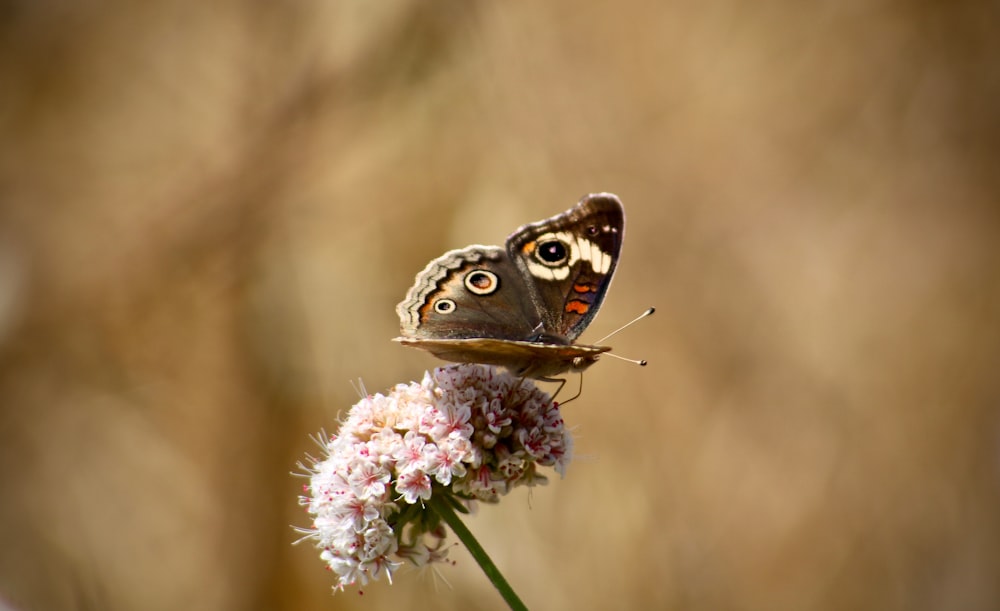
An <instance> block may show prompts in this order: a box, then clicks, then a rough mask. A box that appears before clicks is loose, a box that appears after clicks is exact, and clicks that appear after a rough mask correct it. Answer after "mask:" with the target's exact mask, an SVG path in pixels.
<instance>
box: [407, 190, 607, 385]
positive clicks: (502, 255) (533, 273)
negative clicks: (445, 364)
mask: <svg viewBox="0 0 1000 611" xmlns="http://www.w3.org/2000/svg"><path fill="white" fill-rule="evenodd" d="M624 237H625V210H624V208H623V207H622V203H621V201H620V200H619V199H618V197H617V196H615V195H612V194H610V193H595V194H591V195H587V196H585V197H584V198H583V199H581V200H580V202H579V203H577V204H576V205H575V206H573V207H572V208H570V209H569V210H567V211H566V212H563V213H562V214H559V215H556V216H553V217H552V218H549V219H545V220H543V221H538V222H536V223H530V224H527V225H524V226H522V227H520V228H518V229H517V230H516V231H514V233H512V234H510V236H508V238H507V242H506V244H505V245H504V247H503V248H501V247H499V246H480V245H473V246H467V247H465V248H461V249H458V250H452V251H449V252H446V253H445V254H443V255H441V256H440V257H438V258H437V259H434V260H433V261H431V262H430V263H428V264H427V267H425V268H424V270H423V271H421V272H420V273H419V274H417V276H416V279H415V282H414V284H413V287H412V288H410V290H409V292H407V294H406V298H405V299H404V300H403V301H402V302H400V303H399V305H397V306H396V313H397V314H399V322H400V331H401V337H397V338H396V339H395V341H397V342H399V343H401V344H403V345H404V346H412V347H414V348H420V349H421V350H426V351H427V352H430V353H431V354H433V355H434V356H436V357H438V358H441V359H444V360H446V361H452V362H458V363H482V364H487V365H498V366H501V367H505V368H507V369H509V370H510V371H512V372H513V373H515V374H516V375H519V376H523V377H530V378H535V379H540V380H550V381H555V380H554V376H558V375H560V374H563V373H566V372H580V371H583V370H584V369H586V368H587V367H590V366H591V365H593V364H594V363H595V362H596V361H597V360H598V357H599V356H600V355H601V354H602V353H604V352H608V351H609V350H611V348H610V347H608V346H588V345H584V344H577V343H575V342H576V338H577V337H579V336H580V334H581V333H583V331H584V330H585V329H586V328H587V326H588V325H589V324H590V322H591V321H592V320H594V317H595V316H597V312H598V311H599V310H600V309H601V303H602V302H603V301H604V296H605V295H606V294H607V292H608V287H609V286H610V285H611V279H612V277H613V276H614V273H615V268H616V267H617V265H618V259H619V257H620V255H621V248H622V240H623V238H624ZM560 381H561V380H560Z"/></svg>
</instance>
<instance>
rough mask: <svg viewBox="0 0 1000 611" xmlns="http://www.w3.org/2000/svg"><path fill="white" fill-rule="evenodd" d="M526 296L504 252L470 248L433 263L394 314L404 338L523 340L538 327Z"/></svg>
mask: <svg viewBox="0 0 1000 611" xmlns="http://www.w3.org/2000/svg"><path fill="white" fill-rule="evenodd" d="M525 295H526V289H525V287H524V281H523V280H522V277H521V274H520V273H519V272H518V269H517V267H516V266H515V265H514V264H513V263H512V262H511V260H510V258H509V257H508V256H507V253H506V251H504V250H503V249H502V248H499V247H497V246H469V247H467V248H462V249H460V250H452V251H450V252H447V253H445V254H444V255H442V256H441V257H438V258H437V259H435V260H433V261H431V262H430V263H429V264H428V265H427V267H426V268H425V269H424V270H423V271H422V272H420V273H419V274H417V277H416V281H415V284H414V285H413V287H412V288H411V289H410V290H409V292H408V293H407V294H406V298H405V299H404V300H403V301H402V302H400V303H399V305H397V306H396V312H397V314H399V320H400V331H401V333H402V336H403V338H404V339H405V338H410V339H417V340H424V339H426V340H455V339H472V338H477V339H478V338H492V339H498V340H523V339H527V338H528V337H530V336H531V334H532V332H533V330H534V329H535V328H537V327H538V325H539V324H540V323H541V319H540V318H539V317H538V314H537V312H536V311H535V309H534V307H532V305H531V302H530V301H528V300H527V299H526V298H525ZM417 347H423V346H419V345H418V346H417ZM464 362H482V361H475V360H472V359H468V360H466V361H464Z"/></svg>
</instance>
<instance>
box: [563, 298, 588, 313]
mask: <svg viewBox="0 0 1000 611" xmlns="http://www.w3.org/2000/svg"><path fill="white" fill-rule="evenodd" d="M589 309H590V304H589V303H586V302H583V301H580V300H579V299H573V300H571V301H567V302H566V311H567V312H574V313H576V314H580V315H581V316H582V315H584V314H586V313H587V310H589Z"/></svg>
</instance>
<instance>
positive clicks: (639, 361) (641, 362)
mask: <svg viewBox="0 0 1000 611" xmlns="http://www.w3.org/2000/svg"><path fill="white" fill-rule="evenodd" d="M602 356H610V357H612V358H616V359H618V360H619V361H625V362H626V363H632V364H633V365H638V366H639V367H645V366H646V359H627V358H625V357H624V356H618V355H617V354H615V353H614V352H605V353H604V355H602Z"/></svg>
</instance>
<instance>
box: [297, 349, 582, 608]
mask: <svg viewBox="0 0 1000 611" xmlns="http://www.w3.org/2000/svg"><path fill="white" fill-rule="evenodd" d="M321 445H322V446H323V450H324V454H325V457H322V458H320V459H315V458H310V462H311V465H310V466H308V467H303V468H304V469H305V470H306V472H307V473H306V474H305V475H306V476H307V477H309V484H308V485H307V486H305V487H304V490H305V495H303V496H302V497H300V504H301V505H303V506H305V507H306V508H307V510H308V512H309V513H310V514H311V515H312V520H313V523H312V527H311V528H308V529H300V531H301V532H303V533H304V534H305V536H304V537H303V539H300V541H301V540H305V539H312V540H314V542H315V544H316V546H317V547H318V548H320V549H321V550H322V551H321V553H320V558H321V559H322V560H324V561H325V562H326V563H327V566H328V567H329V568H330V569H331V570H332V571H333V572H334V573H336V575H337V579H338V580H337V583H336V585H335V586H334V589H335V590H337V589H340V590H343V589H344V587H345V586H348V585H352V584H355V583H358V582H360V583H361V584H362V585H364V584H366V583H368V581H369V580H375V579H378V578H379V577H381V576H382V575H385V576H386V577H387V578H388V579H390V581H391V578H392V574H393V572H394V571H395V570H396V569H397V568H399V566H401V565H402V563H403V562H404V561H409V562H411V563H413V564H414V565H416V566H423V565H426V564H429V563H431V562H438V561H442V560H445V559H446V557H447V551H448V550H447V548H445V547H444V545H443V541H444V537H445V531H444V528H443V526H442V524H441V519H440V516H438V515H436V514H435V512H434V511H433V509H432V506H433V503H432V502H430V501H431V499H432V497H435V496H436V497H437V498H439V500H443V501H445V502H449V503H450V506H452V507H464V506H467V505H469V504H471V503H472V502H474V501H483V502H487V503H496V502H498V501H499V499H500V497H501V496H503V495H504V494H507V492H509V491H510V490H512V489H513V488H515V487H517V486H520V485H527V486H534V485H537V484H544V483H546V482H547V479H546V477H545V476H544V475H543V474H541V473H539V472H538V467H553V468H554V469H555V470H556V472H557V473H559V474H560V475H564V474H565V469H566V466H567V464H568V463H569V461H570V456H571V450H572V441H571V438H570V436H569V433H568V432H567V431H566V429H565V427H564V426H563V421H562V417H561V416H560V414H559V408H558V407H557V406H556V404H555V403H554V402H553V401H552V400H551V398H550V397H549V395H547V394H546V393H544V392H542V391H541V390H539V389H538V388H537V387H536V386H535V385H534V383H532V382H531V381H530V380H525V379H521V378H518V377H515V376H513V375H512V374H510V373H507V372H506V371H504V370H498V369H495V368H493V367H488V366H486V365H474V364H463V365H452V366H448V367H441V368H438V369H435V370H434V371H433V372H430V373H426V374H425V375H424V378H423V380H422V381H421V382H420V383H416V382H411V383H410V384H398V385H397V386H396V387H395V388H393V389H392V390H391V391H390V392H389V393H388V394H387V395H382V394H376V395H369V396H367V397H365V398H363V399H361V400H360V401H358V402H357V403H356V404H355V405H354V406H353V407H352V408H351V410H350V412H349V413H348V415H347V418H346V419H345V420H344V421H343V422H342V423H341V426H340V430H339V431H338V433H337V434H336V435H333V436H330V437H329V439H328V440H325V441H324V442H322V444H321Z"/></svg>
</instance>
